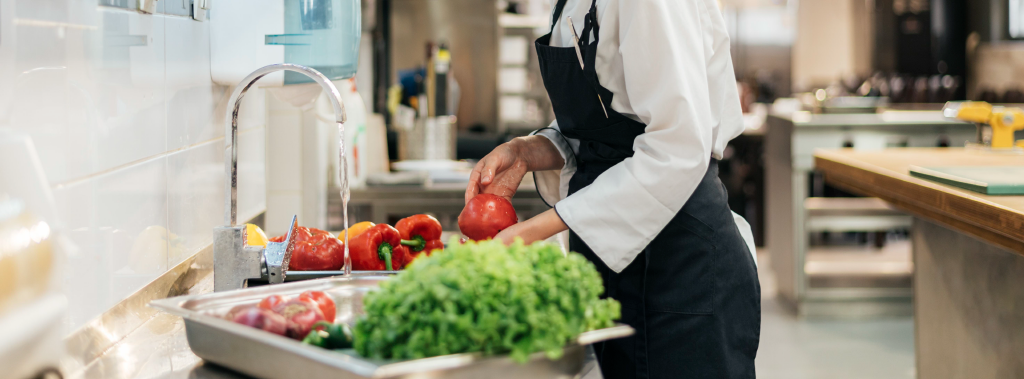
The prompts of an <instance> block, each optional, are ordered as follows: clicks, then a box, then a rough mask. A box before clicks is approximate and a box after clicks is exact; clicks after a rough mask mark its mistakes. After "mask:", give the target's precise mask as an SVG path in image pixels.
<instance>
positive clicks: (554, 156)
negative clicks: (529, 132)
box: [508, 135, 565, 171]
mask: <svg viewBox="0 0 1024 379" xmlns="http://www.w3.org/2000/svg"><path fill="white" fill-rule="evenodd" d="M508 146H509V148H510V149H512V154H514V155H515V156H516V159H517V160H519V161H521V162H523V164H525V165H526V170H527V171H544V170H556V169H560V168H562V166H564V165H565V162H564V161H563V160H562V154H561V153H559V152H558V148H556V147H555V144H554V143H552V142H551V140H549V139H548V138H547V137H544V136H538V135H533V136H526V137H516V138H514V139H512V140H511V141H509V142H508Z"/></svg>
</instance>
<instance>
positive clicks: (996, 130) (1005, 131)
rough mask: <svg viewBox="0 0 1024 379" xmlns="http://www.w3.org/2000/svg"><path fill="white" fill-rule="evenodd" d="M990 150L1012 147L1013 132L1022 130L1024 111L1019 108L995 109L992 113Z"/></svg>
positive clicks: (1023, 127) (1023, 126)
mask: <svg viewBox="0 0 1024 379" xmlns="http://www.w3.org/2000/svg"><path fill="white" fill-rule="evenodd" d="M991 125H992V148H993V149H1009V148H1012V147H1013V132H1014V131H1017V130H1022V129H1024V111H1022V110H1021V109H1020V108H997V109H996V110H995V111H993V112H992V121H991Z"/></svg>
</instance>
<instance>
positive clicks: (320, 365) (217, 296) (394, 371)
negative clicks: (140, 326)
mask: <svg viewBox="0 0 1024 379" xmlns="http://www.w3.org/2000/svg"><path fill="white" fill-rule="evenodd" d="M388 278H389V276H388V275H381V274H374V273H365V274H364V273H357V274H354V275H352V276H350V277H335V278H325V279H316V280H307V281H301V282H293V283H285V284H278V285H272V286H260V287H253V288H246V289H241V290H235V291H227V292H217V293H208V294H201V295H189V296H180V297H174V298H168V299H162V300H156V301H153V302H151V303H150V306H152V307H154V308H157V309H160V310H163V311H165V312H167V313H170V314H174V315H177V316H181V317H182V318H183V319H184V321H185V334H186V337H187V339H188V343H189V347H190V348H191V349H192V351H193V352H194V353H195V354H196V355H198V356H199V357H201V358H203V359H205V360H207V361H209V362H213V363H216V364H218V365H221V366H224V367H227V368H230V369H233V370H236V371H239V372H241V373H244V374H247V375H251V376H254V377H258V378H268V379H269V378H303V379H315V378H333V379H343V378H414V377H415V378H425V377H431V378H438V377H444V378H524V379H525V378H528V379H542V378H572V377H575V376H577V375H578V374H579V373H580V371H581V370H582V369H583V363H584V358H585V356H584V355H585V348H584V346H586V345H589V344H592V343H596V342H601V341H606V340H610V339H615V338H621V337H626V336H629V335H632V334H633V329H632V328H630V327H629V326H627V325H617V326H614V327H611V328H605V329H599V330H594V331H590V332H585V333H583V334H581V335H580V336H579V337H577V339H576V341H575V343H571V344H569V345H567V346H565V348H564V354H563V355H562V357H561V358H559V359H557V360H551V359H549V358H547V357H546V356H545V355H544V353H536V354H533V355H531V356H530V359H529V361H528V362H527V363H524V364H520V363H517V362H515V361H513V360H512V359H511V358H509V357H508V356H493V357H483V356H480V355H478V354H453V355H445V356H439V357H432V358H424V359H415V360H405V361H380V360H372V359H366V358H363V357H360V356H358V355H356V354H355V352H354V351H352V350H339V351H331V350H326V349H322V348H319V347H315V346H310V345H304V344H302V343H301V342H299V341H295V340H292V339H289V338H287V337H283V336H278V335H275V334H271V333H268V332H265V331H262V330H259V329H255V328H251V327H248V326H245V325H241V324H236V323H234V322H231V321H228V320H225V319H223V318H221V315H223V314H225V313H226V312H227V311H228V310H230V309H231V308H233V307H235V306H238V305H247V304H256V303H258V302H259V301H260V300H261V299H263V298H265V297H267V296H270V295H274V294H277V295H284V296H294V295H298V294H300V293H302V292H304V291H324V292H326V293H327V294H329V295H331V297H332V298H333V299H334V301H335V304H336V306H337V308H338V309H337V317H336V319H335V321H336V322H344V323H347V324H349V325H353V324H354V323H355V320H356V318H358V317H359V316H360V315H362V314H363V302H362V298H363V295H364V294H366V293H367V292H369V291H371V290H373V289H374V288H376V287H377V285H378V284H379V283H380V282H381V281H383V280H387V279H388Z"/></svg>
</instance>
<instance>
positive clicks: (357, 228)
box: [338, 221, 374, 242]
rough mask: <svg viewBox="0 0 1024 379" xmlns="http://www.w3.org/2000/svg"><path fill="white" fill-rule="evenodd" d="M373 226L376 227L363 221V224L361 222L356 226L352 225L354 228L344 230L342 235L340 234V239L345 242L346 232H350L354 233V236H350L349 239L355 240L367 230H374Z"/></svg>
mask: <svg viewBox="0 0 1024 379" xmlns="http://www.w3.org/2000/svg"><path fill="white" fill-rule="evenodd" d="M373 226H374V223H372V222H369V221H363V222H360V223H356V224H355V225H352V226H350V227H348V229H345V230H343V231H342V232H341V233H338V239H340V240H341V242H345V233H346V232H348V231H350V230H351V231H352V234H350V235H349V236H348V238H349V239H352V238H355V237H356V236H358V235H360V234H363V232H365V231H366V230H367V229H370V228H372V227H373Z"/></svg>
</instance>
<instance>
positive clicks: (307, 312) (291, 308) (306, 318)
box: [274, 299, 327, 340]
mask: <svg viewBox="0 0 1024 379" xmlns="http://www.w3.org/2000/svg"><path fill="white" fill-rule="evenodd" d="M274 312H277V314H280V315H281V316H284V319H285V321H287V322H288V333H287V335H288V336H289V337H292V338H295V339H299V340H301V339H303V338H305V337H306V335H307V334H309V331H310V330H313V324H316V323H317V322H318V321H327V320H326V319H324V313H323V312H321V311H320V307H319V306H318V305H317V304H316V303H314V302H312V301H308V300H300V299H292V300H288V301H286V302H283V303H281V304H278V305H277V306H276V307H274Z"/></svg>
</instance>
